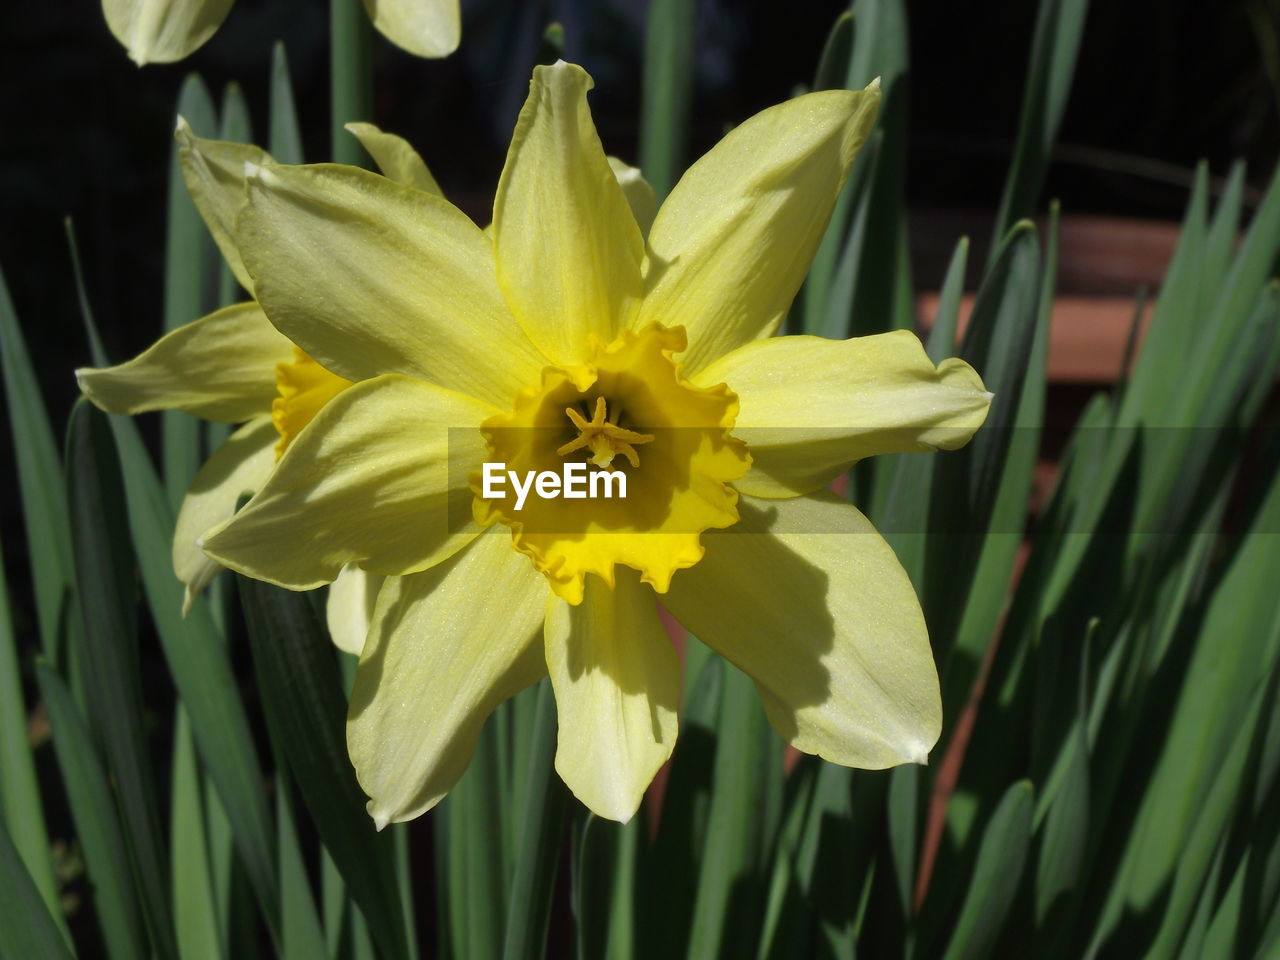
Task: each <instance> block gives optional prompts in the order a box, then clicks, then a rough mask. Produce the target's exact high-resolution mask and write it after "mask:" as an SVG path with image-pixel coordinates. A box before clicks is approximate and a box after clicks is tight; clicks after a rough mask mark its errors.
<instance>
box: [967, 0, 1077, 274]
mask: <svg viewBox="0 0 1280 960" xmlns="http://www.w3.org/2000/svg"><path fill="white" fill-rule="evenodd" d="M1088 9H1089V3H1088V0H1041V2H1040V12H1039V14H1038V15H1037V16H1036V28H1035V37H1034V39H1033V40H1032V45H1031V63H1030V64H1029V65H1028V67H1027V80H1026V86H1025V87H1024V88H1023V96H1022V117H1021V119H1020V120H1019V123H1018V141H1017V144H1016V146H1015V147H1014V152H1013V164H1012V166H1011V167H1010V169H1009V177H1008V179H1007V180H1006V181H1005V185H1004V193H1003V194H1002V196H1001V198H1000V212H999V213H998V214H997V215H996V225H995V236H996V238H997V239H999V238H1001V237H1003V236H1004V235H1005V233H1007V232H1008V230H1009V229H1010V227H1011V226H1012V225H1013V224H1014V223H1015V222H1016V221H1018V220H1022V219H1024V218H1026V217H1030V216H1032V215H1034V214H1035V212H1036V201H1037V200H1038V199H1039V197H1040V188H1041V185H1042V184H1043V183H1044V177H1045V173H1046V171H1047V170H1048V168H1049V159H1050V157H1051V155H1052V153H1053V144H1054V141H1056V140H1057V138H1058V127H1059V126H1060V125H1061V123H1062V114H1063V112H1064V111H1065V110H1066V108H1067V96H1068V94H1069V93H1070V91H1071V80H1072V78H1073V76H1074V75H1075V69H1076V56H1077V54H1078V53H1079V51H1080V36H1081V34H1082V33H1083V32H1084V21H1085V14H1086V13H1087V12H1088ZM995 257H996V251H995V249H994V246H993V249H992V256H991V262H992V263H994V262H995Z"/></svg>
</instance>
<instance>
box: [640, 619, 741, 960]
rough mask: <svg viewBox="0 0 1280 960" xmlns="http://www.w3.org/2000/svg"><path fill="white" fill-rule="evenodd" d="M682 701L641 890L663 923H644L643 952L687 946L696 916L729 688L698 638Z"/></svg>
mask: <svg viewBox="0 0 1280 960" xmlns="http://www.w3.org/2000/svg"><path fill="white" fill-rule="evenodd" d="M684 676H685V677H686V682H685V684H684V700H683V704H682V706H681V710H680V735H679V737H678V738H677V739H676V748H675V752H674V754H673V755H672V759H671V767H670V773H669V774H668V777H667V788H666V792H665V793H664V795H663V799H662V815H661V818H660V819H659V821H658V833H657V836H656V837H655V838H654V841H653V849H652V852H651V854H650V856H649V857H648V858H647V859H646V864H647V868H648V869H647V871H646V879H645V883H644V889H643V896H644V898H645V903H646V905H647V908H648V909H649V910H650V911H652V912H653V913H654V914H656V915H657V916H660V917H662V918H663V922H662V923H648V924H642V925H641V928H640V930H639V931H638V933H639V935H640V937H641V942H642V944H643V949H642V950H641V951H640V952H641V954H642V955H643V956H675V955H676V954H678V953H683V952H684V950H685V948H686V946H687V944H688V939H689V931H690V927H691V924H692V923H693V905H694V899H695V895H696V893H697V889H698V882H699V880H698V864H699V861H700V857H701V851H702V850H703V848H704V846H705V844H706V835H707V826H708V823H709V821H710V816H711V784H712V777H713V771H714V766H715V756H716V739H717V733H716V725H715V721H716V717H717V716H719V713H720V701H721V696H722V691H723V687H724V668H723V665H722V662H721V660H720V657H719V656H717V655H716V654H714V653H712V652H711V650H710V649H709V648H708V647H707V646H706V645H705V644H703V643H701V642H700V641H698V640H696V639H694V638H693V637H691V636H689V637H687V640H686V642H685V660H684Z"/></svg>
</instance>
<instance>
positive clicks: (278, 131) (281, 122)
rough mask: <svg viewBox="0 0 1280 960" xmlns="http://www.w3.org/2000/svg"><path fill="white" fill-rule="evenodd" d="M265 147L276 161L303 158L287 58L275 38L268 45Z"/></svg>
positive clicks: (300, 131)
mask: <svg viewBox="0 0 1280 960" xmlns="http://www.w3.org/2000/svg"><path fill="white" fill-rule="evenodd" d="M267 150H268V152H269V153H270V154H271V155H272V156H273V157H275V158H276V160H277V161H279V162H280V163H302V162H303V156H304V153H303V149H302V129H301V127H299V126H298V108H297V106H296V104H295V103H294V98H293V83H292V82H291V81H290V79H289V58H288V57H287V56H286V55H285V50H284V43H282V42H281V41H279V40H277V41H276V43H275V45H274V46H273V47H272V48H271V134H270V136H269V137H268V140H267Z"/></svg>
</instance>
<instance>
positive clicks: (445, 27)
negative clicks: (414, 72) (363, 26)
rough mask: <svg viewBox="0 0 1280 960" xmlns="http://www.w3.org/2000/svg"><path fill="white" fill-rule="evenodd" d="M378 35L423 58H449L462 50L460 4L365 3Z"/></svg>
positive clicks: (422, 0)
mask: <svg viewBox="0 0 1280 960" xmlns="http://www.w3.org/2000/svg"><path fill="white" fill-rule="evenodd" d="M364 8H365V10H366V11H368V13H369V19H370V20H372V21H373V25H374V26H375V27H377V28H378V32H379V33H381V34H382V35H383V36H384V37H386V38H387V39H388V40H390V41H391V42H392V43H394V44H395V45H396V46H397V47H399V48H400V49H402V50H407V51H408V52H409V53H412V54H414V55H415V56H419V57H431V58H433V59H434V58H439V57H447V56H448V55H449V54H451V53H453V51H455V50H457V49H458V41H459V40H461V39H462V21H461V18H460V17H459V13H458V0H364Z"/></svg>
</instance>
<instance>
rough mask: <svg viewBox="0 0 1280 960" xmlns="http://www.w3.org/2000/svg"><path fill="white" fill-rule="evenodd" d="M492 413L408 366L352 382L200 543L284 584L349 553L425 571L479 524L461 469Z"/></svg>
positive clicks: (370, 565)
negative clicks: (408, 372) (408, 373)
mask: <svg viewBox="0 0 1280 960" xmlns="http://www.w3.org/2000/svg"><path fill="white" fill-rule="evenodd" d="M492 414H493V410H492V408H490V407H488V406H486V405H485V404H483V403H481V402H480V401H478V400H476V399H474V398H473V397H468V396H466V395H465V394H461V393H456V392H454V391H452V390H445V389H444V388H442V387H437V386H435V385H433V384H429V383H425V382H423V381H421V380H414V379H413V378H411V377H402V376H396V375H391V376H385V377H377V378H375V379H373V380H366V381H364V382H362V383H357V384H356V385H355V386H353V387H349V388H348V389H346V390H344V391H343V392H342V393H340V394H338V396H336V397H335V398H334V399H333V400H331V401H330V402H329V403H328V404H327V405H326V406H325V407H324V409H322V410H321V411H320V413H319V414H318V415H317V416H316V418H315V420H313V421H312V422H311V423H310V424H309V425H308V426H307V427H306V428H305V429H304V430H303V431H302V433H300V434H299V435H298V438H297V439H296V440H294V441H293V443H291V444H290V445H289V449H288V450H286V451H285V453H284V456H283V457H282V458H281V459H280V462H279V464H277V466H276V469H275V471H274V472H273V473H272V474H271V478H270V479H269V480H268V481H267V483H266V485H265V486H263V488H262V490H261V491H259V493H258V495H257V496H255V497H254V498H253V499H252V500H251V501H249V503H248V504H246V505H245V507H244V509H243V510H241V511H240V512H239V513H238V514H237V515H236V516H235V518H234V519H232V520H230V521H229V522H227V523H225V524H223V525H222V526H221V527H219V528H218V529H217V530H214V531H211V532H210V533H209V535H208V536H207V537H205V540H204V549H205V551H206V552H207V553H208V554H209V555H210V556H211V557H213V558H214V559H215V560H217V561H219V562H220V563H221V564H222V565H223V566H225V567H230V568H231V569H233V570H237V571H239V572H240V573H244V574H247V575H248V576H251V577H256V578H257V579H259V580H266V581H268V582H270V583H275V584H278V585H279V586H282V587H288V588H289V589H291V590H311V589H314V588H315V587H318V586H321V585H323V584H325V583H329V582H331V581H332V580H333V579H334V578H335V577H337V576H338V573H339V571H340V570H341V569H342V568H343V567H344V566H346V565H347V564H348V563H359V564H360V566H362V567H363V568H364V569H366V570H370V571H372V572H374V573H380V574H386V575H400V574H408V573H415V572H417V571H419V570H425V569H426V568H428V567H430V566H432V565H434V564H436V563H439V562H440V561H441V560H443V559H445V558H446V557H448V556H450V555H451V554H453V553H455V552H456V551H457V550H458V549H460V548H461V547H462V546H464V545H465V544H466V543H468V542H469V541H470V540H472V539H473V538H474V537H475V536H476V534H477V533H478V532H479V528H478V527H477V526H476V524H475V522H474V521H473V520H472V517H471V500H472V494H471V491H470V489H469V488H468V486H467V479H468V473H469V471H471V470H472V469H474V468H475V467H476V466H477V465H478V464H479V463H481V462H482V461H483V460H484V450H485V447H484V438H483V437H482V436H481V435H480V422H481V421H482V420H484V419H485V418H486V417H489V416H491V415H492ZM525 562H526V563H528V560H526V561H525Z"/></svg>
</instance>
